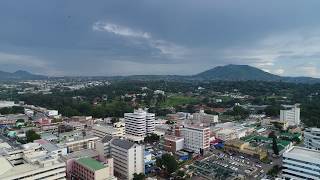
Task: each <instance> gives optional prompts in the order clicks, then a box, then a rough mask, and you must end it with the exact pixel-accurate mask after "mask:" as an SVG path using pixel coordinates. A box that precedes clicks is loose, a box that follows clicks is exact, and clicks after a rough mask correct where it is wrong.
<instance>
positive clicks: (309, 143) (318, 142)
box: [304, 128, 320, 150]
mask: <svg viewBox="0 0 320 180" xmlns="http://www.w3.org/2000/svg"><path fill="white" fill-rule="evenodd" d="M304 145H305V147H306V148H309V149H315V150H320V128H308V129H306V130H305V131H304Z"/></svg>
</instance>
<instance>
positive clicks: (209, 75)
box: [192, 64, 320, 84]
mask: <svg viewBox="0 0 320 180" xmlns="http://www.w3.org/2000/svg"><path fill="white" fill-rule="evenodd" d="M192 78H193V79H196V80H212V81H282V82H290V83H311V84H314V83H320V79H318V78H311V77H285V76H278V75H274V74H271V73H268V72H266V71H263V70H261V69H258V68H255V67H252V66H249V65H234V64H230V65H226V66H217V67H215V68H213V69H210V70H207V71H204V72H202V73H199V74H196V75H194V76H192Z"/></svg>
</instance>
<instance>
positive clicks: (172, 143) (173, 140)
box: [163, 135, 184, 153]
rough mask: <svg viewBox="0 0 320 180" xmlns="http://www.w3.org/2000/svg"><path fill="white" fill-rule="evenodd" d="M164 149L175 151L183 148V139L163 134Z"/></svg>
mask: <svg viewBox="0 0 320 180" xmlns="http://www.w3.org/2000/svg"><path fill="white" fill-rule="evenodd" d="M163 146H164V150H166V151H169V152H172V153H175V152H177V151H180V150H182V149H183V146H184V139H183V138H182V137H176V136H170V135H167V136H164V144H163Z"/></svg>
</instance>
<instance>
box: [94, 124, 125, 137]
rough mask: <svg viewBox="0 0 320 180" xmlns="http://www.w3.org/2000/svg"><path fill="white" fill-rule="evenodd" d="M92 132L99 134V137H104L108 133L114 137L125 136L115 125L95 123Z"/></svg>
mask: <svg viewBox="0 0 320 180" xmlns="http://www.w3.org/2000/svg"><path fill="white" fill-rule="evenodd" d="M92 132H93V134H94V136H97V137H99V138H103V137H105V136H106V135H108V136H112V137H123V132H121V131H118V130H117V129H116V128H114V127H113V126H102V125H94V126H93V127H92Z"/></svg>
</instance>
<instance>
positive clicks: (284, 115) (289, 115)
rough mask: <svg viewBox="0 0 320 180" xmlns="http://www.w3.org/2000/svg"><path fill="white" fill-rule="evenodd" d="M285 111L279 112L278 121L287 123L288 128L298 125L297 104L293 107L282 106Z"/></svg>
mask: <svg viewBox="0 0 320 180" xmlns="http://www.w3.org/2000/svg"><path fill="white" fill-rule="evenodd" d="M284 107H285V108H286V109H285V110H280V121H287V122H288V124H289V125H290V126H295V125H299V124H300V108H299V104H295V105H293V106H288V105H287V106H284Z"/></svg>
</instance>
